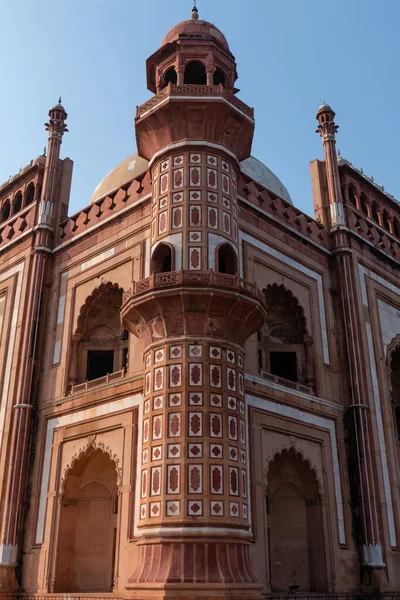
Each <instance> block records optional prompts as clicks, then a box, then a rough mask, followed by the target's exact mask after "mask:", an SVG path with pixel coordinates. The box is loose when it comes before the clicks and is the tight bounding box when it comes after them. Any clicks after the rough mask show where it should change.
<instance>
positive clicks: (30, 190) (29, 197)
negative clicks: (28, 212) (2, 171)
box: [25, 183, 35, 206]
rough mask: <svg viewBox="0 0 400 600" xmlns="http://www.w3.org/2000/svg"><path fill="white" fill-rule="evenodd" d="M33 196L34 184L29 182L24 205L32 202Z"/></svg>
mask: <svg viewBox="0 0 400 600" xmlns="http://www.w3.org/2000/svg"><path fill="white" fill-rule="evenodd" d="M34 198H35V184H34V183H30V184H29V185H28V187H27V189H26V200H25V205H26V206H28V204H32V202H33V200H34Z"/></svg>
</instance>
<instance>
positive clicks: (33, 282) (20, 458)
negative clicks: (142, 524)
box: [0, 104, 67, 591]
mask: <svg viewBox="0 0 400 600" xmlns="http://www.w3.org/2000/svg"><path fill="white" fill-rule="evenodd" d="M49 116H50V120H49V123H47V124H46V128H47V130H48V131H49V142H48V153H47V159H46V167H45V174H44V181H43V187H42V197H41V202H40V209H39V216H38V223H37V228H36V234H35V239H34V242H33V260H32V269H31V273H30V280H29V282H28V309H27V319H26V325H25V328H24V331H23V341H22V354H21V356H20V365H21V373H20V378H19V383H18V388H17V398H18V401H17V404H15V405H14V407H13V414H12V421H11V432H12V433H11V442H10V456H9V459H8V461H7V467H8V468H7V478H6V487H5V494H4V500H3V505H2V513H1V523H0V587H1V588H2V591H7V590H10V591H11V590H12V589H15V588H16V587H17V582H16V580H15V575H14V573H13V574H12V575H10V573H11V569H10V567H13V566H15V564H16V563H17V562H18V559H19V538H20V530H21V523H22V521H23V499H24V488H25V477H26V473H27V466H28V463H29V459H28V449H29V445H30V439H29V430H30V415H31V412H32V411H31V406H32V405H31V401H32V398H31V390H32V380H33V369H34V363H35V359H36V354H37V343H38V335H39V316H40V309H41V298H42V292H43V286H44V276H45V273H46V267H47V266H48V262H49V256H50V252H51V244H52V231H53V227H54V214H55V210H54V204H55V201H56V190H57V179H58V162H59V155H60V145H61V141H62V136H63V133H64V132H65V131H67V129H66V126H65V119H66V117H67V114H66V112H65V110H64V108H63V107H62V106H61V104H58V105H56V106H54V107H53V108H52V109H51V110H50V112H49Z"/></svg>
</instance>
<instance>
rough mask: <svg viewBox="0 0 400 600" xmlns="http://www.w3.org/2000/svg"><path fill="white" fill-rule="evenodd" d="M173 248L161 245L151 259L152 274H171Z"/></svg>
mask: <svg viewBox="0 0 400 600" xmlns="http://www.w3.org/2000/svg"><path fill="white" fill-rule="evenodd" d="M172 258H173V257H172V248H171V246H170V245H169V244H164V243H160V244H158V246H157V248H156V249H155V250H154V252H153V256H152V258H151V272H152V273H170V272H171V271H172V270H173V260H172Z"/></svg>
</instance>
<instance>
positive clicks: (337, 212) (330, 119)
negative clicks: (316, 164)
mask: <svg viewBox="0 0 400 600" xmlns="http://www.w3.org/2000/svg"><path fill="white" fill-rule="evenodd" d="M316 119H317V121H318V128H317V133H319V134H320V136H321V139H322V142H323V145H324V154H325V167H326V178H327V182H328V197H329V207H330V212H329V216H330V223H329V225H330V228H333V227H337V226H340V225H345V217H344V210H343V199H342V192H341V189H340V180H339V169H338V164H337V158H336V139H335V134H336V132H337V130H338V129H339V127H338V125H336V123H335V113H334V111H333V110H332V108H331V107H330V106H329V105H328V104H323V105H322V106H320V107H319V110H318V112H317V116H316Z"/></svg>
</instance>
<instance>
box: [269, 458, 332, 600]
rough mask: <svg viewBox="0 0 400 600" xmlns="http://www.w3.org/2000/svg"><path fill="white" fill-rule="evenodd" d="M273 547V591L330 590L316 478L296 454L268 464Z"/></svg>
mask: <svg viewBox="0 0 400 600" xmlns="http://www.w3.org/2000/svg"><path fill="white" fill-rule="evenodd" d="M267 480H268V502H267V503H266V506H267V507H268V509H269V516H268V546H269V556H270V561H269V562H270V565H271V566H270V571H271V572H270V582H271V589H272V592H276V593H278V592H287V591H288V590H289V589H290V587H291V586H298V591H299V592H323V591H326V590H327V576H326V561H325V548H324V531H323V514H322V503H321V495H320V490H319V486H318V482H317V479H316V477H315V474H314V472H313V470H312V469H311V468H310V464H309V463H308V461H306V460H304V459H303V457H302V456H301V455H300V454H298V453H297V452H295V450H294V449H292V448H291V449H290V450H284V451H283V452H281V453H280V454H277V455H275V457H274V459H273V460H272V461H271V462H270V463H269V469H268V473H267Z"/></svg>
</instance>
